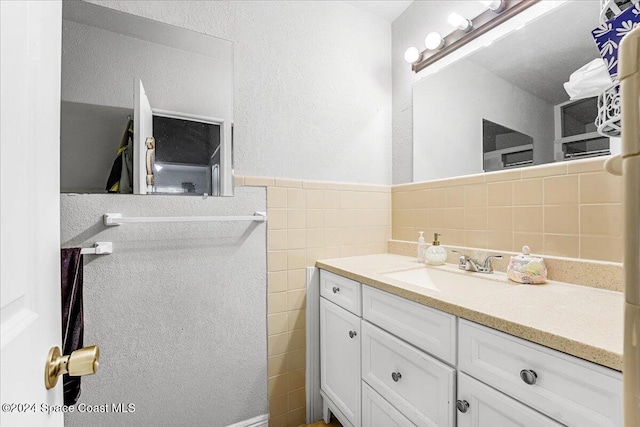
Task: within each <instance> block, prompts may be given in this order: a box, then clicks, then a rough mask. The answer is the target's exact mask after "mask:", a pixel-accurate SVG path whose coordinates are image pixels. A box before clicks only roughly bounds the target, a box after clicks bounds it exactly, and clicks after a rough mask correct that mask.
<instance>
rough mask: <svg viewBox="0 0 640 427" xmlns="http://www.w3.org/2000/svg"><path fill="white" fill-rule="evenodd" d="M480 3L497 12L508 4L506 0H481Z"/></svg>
mask: <svg viewBox="0 0 640 427" xmlns="http://www.w3.org/2000/svg"><path fill="white" fill-rule="evenodd" d="M480 3H482V4H483V5H484V6H485V7H486V8H488V9H491V10H492V11H494V12H495V13H500V12H502V11H503V10H504V7H505V6H506V5H505V2H504V0H480Z"/></svg>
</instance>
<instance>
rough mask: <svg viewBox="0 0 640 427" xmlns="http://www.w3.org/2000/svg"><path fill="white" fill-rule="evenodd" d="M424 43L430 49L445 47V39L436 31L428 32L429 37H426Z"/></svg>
mask: <svg viewBox="0 0 640 427" xmlns="http://www.w3.org/2000/svg"><path fill="white" fill-rule="evenodd" d="M424 45H425V47H426V48H427V49H429V50H438V49H442V48H443V47H444V39H443V38H442V36H441V35H440V33H437V32H435V31H433V32H431V33H429V34H427V37H425V39H424Z"/></svg>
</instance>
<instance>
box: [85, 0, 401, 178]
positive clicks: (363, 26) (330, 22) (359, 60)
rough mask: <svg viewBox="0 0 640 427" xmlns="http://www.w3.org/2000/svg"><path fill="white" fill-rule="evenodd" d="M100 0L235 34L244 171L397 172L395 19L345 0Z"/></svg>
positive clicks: (239, 167) (295, 174) (304, 174)
mask: <svg viewBox="0 0 640 427" xmlns="http://www.w3.org/2000/svg"><path fill="white" fill-rule="evenodd" d="M94 2H95V3H97V4H100V5H104V6H108V7H112V8H114V9H118V10H121V11H124V12H128V13H132V14H136V15H140V16H143V17H146V18H150V19H155V20H157V21H162V22H166V23H169V24H173V25H177V26H181V27H185V28H188V29H191V30H195V31H199V32H202V33H206V34H210V35H213V36H217V37H221V38H225V39H228V40H231V41H233V43H234V86H235V91H234V102H235V109H234V117H235V128H234V135H235V165H236V172H237V173H238V174H241V175H260V176H275V177H289V178H298V179H322V180H331V181H346V182H362V183H375V184H389V183H390V182H391V63H390V57H389V52H390V50H391V28H390V25H389V23H387V22H385V21H383V20H382V19H380V18H377V17H375V16H373V15H370V14H367V13H364V12H362V11H360V10H358V9H356V8H353V7H352V6H349V5H348V4H346V3H343V2H336V1H304V2H298V1H275V2H269V1H260V2H249V1H246V2H245V1H239V2H234V1H190V2H182V1H172V2H163V1H145V2H132V1H117V0H113V1H112V0H99V1H98V0H96V1H94ZM291 159H295V160H296V161H295V162H292V161H291Z"/></svg>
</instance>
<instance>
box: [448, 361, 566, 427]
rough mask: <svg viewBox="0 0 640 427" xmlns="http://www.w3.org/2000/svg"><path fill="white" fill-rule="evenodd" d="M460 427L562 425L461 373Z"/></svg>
mask: <svg viewBox="0 0 640 427" xmlns="http://www.w3.org/2000/svg"><path fill="white" fill-rule="evenodd" d="M456 406H457V408H458V427H496V426H500V427H560V426H561V424H558V423H557V422H555V421H553V420H552V419H551V418H547V417H546V416H544V415H542V414H541V413H539V412H537V411H535V410H533V409H531V408H529V407H528V406H525V405H523V404H522V403H520V402H518V401H516V400H514V399H512V398H510V397H508V396H507V395H504V394H502V393H500V392H499V391H496V390H495V389H493V388H491V387H489V386H487V385H485V384H483V383H481V382H480V381H478V380H475V379H473V378H471V377H470V376H468V375H466V374H463V373H462V372H460V373H458V401H457V402H456Z"/></svg>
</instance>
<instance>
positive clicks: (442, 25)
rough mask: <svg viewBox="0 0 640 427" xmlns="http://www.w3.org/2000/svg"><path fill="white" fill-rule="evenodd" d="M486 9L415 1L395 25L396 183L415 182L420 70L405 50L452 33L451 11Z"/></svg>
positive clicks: (456, 0) (451, 0) (457, 0)
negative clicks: (415, 111)
mask: <svg viewBox="0 0 640 427" xmlns="http://www.w3.org/2000/svg"><path fill="white" fill-rule="evenodd" d="M482 10H483V6H482V4H481V3H480V2H477V1H463V0H448V1H442V0H441V1H414V2H413V3H412V4H411V6H409V7H408V8H407V10H405V11H404V12H403V13H402V15H400V16H399V17H398V18H397V19H396V20H395V21H393V23H392V25H391V28H392V49H391V65H392V69H393V120H392V123H393V131H392V140H393V183H394V184H403V183H406V182H412V181H413V103H412V99H413V95H412V90H413V89H412V88H413V83H414V82H416V81H418V80H420V78H421V77H422V76H421V74H420V73H418V74H416V73H414V72H413V71H411V65H409V64H407V63H406V62H405V60H404V51H405V50H407V48H409V47H411V46H415V47H417V48H418V49H420V50H422V49H424V38H425V37H426V35H427V34H428V33H430V32H431V31H438V32H440V34H442V35H446V34H449V33H450V32H451V26H450V25H449V24H448V23H447V16H448V14H449V13H450V12H453V11H456V12H458V13H460V14H461V15H463V16H468V17H473V16H476V15H477V14H478V13H480V12H481V11H482ZM422 73H424V71H423V72H422Z"/></svg>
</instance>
